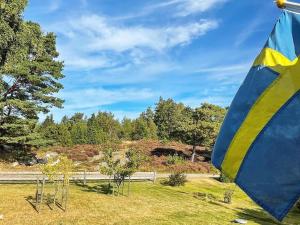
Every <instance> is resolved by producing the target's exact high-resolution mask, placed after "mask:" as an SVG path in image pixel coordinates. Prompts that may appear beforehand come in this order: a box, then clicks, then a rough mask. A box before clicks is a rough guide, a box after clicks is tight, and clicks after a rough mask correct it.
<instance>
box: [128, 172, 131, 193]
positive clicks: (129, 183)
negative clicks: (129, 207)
mask: <svg viewBox="0 0 300 225" xmlns="http://www.w3.org/2000/svg"><path fill="white" fill-rule="evenodd" d="M128 179H129V180H128V189H127V196H129V194H130V180H131V176H129V177H128Z"/></svg>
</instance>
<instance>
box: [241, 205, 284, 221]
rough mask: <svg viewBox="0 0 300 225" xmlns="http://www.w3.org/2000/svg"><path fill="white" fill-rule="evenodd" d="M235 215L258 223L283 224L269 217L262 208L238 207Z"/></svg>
mask: <svg viewBox="0 0 300 225" xmlns="http://www.w3.org/2000/svg"><path fill="white" fill-rule="evenodd" d="M238 210H239V211H238V212H237V215H238V217H240V218H243V219H246V220H249V221H252V222H255V223H258V224H278V225H281V224H284V223H280V222H278V221H276V220H275V219H273V218H272V217H270V216H269V215H268V214H267V213H265V212H264V211H263V210H262V209H243V208H238Z"/></svg>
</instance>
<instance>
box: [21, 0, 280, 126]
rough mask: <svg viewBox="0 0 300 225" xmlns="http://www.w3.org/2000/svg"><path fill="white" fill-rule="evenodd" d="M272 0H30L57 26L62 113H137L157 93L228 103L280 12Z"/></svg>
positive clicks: (35, 12) (195, 102)
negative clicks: (62, 67)
mask: <svg viewBox="0 0 300 225" xmlns="http://www.w3.org/2000/svg"><path fill="white" fill-rule="evenodd" d="M280 13H281V12H280V10H278V9H277V8H276V7H275V6H274V4H273V1H272V0H268V1H262V0H251V1H249V0H239V1H234V0H160V1H159V0H122V1H120V0H43V1H41V0H29V5H28V7H27V9H26V12H25V18H26V19H27V20H32V21H35V22H38V23H40V24H41V25H42V27H43V30H44V31H45V32H49V31H53V32H55V33H56V34H57V47H58V51H59V52H60V60H63V61H64V62H65V69H64V74H65V76H66V77H65V78H64V79H63V80H62V83H63V84H64V87H65V88H64V90H62V91H61V92H60V93H59V96H60V97H61V98H63V99H65V105H64V109H53V110H52V111H51V112H52V113H53V114H54V116H55V118H56V120H59V119H60V118H61V117H62V116H63V115H65V114H66V115H69V116H70V115H72V114H74V113H75V112H83V113H85V114H87V115H90V114H91V113H93V112H97V111H112V112H113V113H114V114H115V115H116V117H117V118H120V119H121V118H122V117H124V116H126V117H129V118H134V117H136V116H138V114H139V113H140V112H142V111H144V110H145V109H146V108H147V107H148V106H154V103H155V102H157V101H158V99H159V96H162V97H164V98H169V97H171V98H173V99H175V100H176V101H181V102H183V103H185V104H186V105H189V106H191V107H197V106H199V105H200V104H201V103H203V102H209V103H213V104H218V105H221V106H228V105H230V102H231V101H232V99H233V97H234V95H235V93H236V91H237V90H238V87H239V86H240V84H241V83H242V81H243V79H244V78H245V76H246V74H247V72H248V70H249V68H250V66H251V64H252V62H253V60H254V58H255V57H256V55H257V54H258V53H259V52H260V50H261V48H262V47H263V45H264V43H265V41H266V39H267V38H268V35H269V33H270V32H271V30H272V28H273V26H274V24H275V22H276V20H277V18H278V16H279V14H280Z"/></svg>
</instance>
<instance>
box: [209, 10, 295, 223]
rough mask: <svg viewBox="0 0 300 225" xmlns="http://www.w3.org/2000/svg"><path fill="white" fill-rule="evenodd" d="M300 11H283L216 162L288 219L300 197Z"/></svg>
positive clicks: (241, 94) (228, 122)
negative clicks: (287, 215)
mask: <svg viewBox="0 0 300 225" xmlns="http://www.w3.org/2000/svg"><path fill="white" fill-rule="evenodd" d="M299 55H300V15H299V14H295V13H289V12H286V11H285V12H283V14H282V15H281V16H280V18H279V20H278V21H277V23H276V25H275V28H274V30H273V32H272V33H271V35H270V37H269V39H268V41H267V43H266V45H265V46H264V48H263V50H262V52H261V53H260V55H259V56H258V57H257V58H256V60H255V62H254V64H253V66H252V68H251V69H250V72H249V73H248V75H247V77H246V79H245V81H244V82H243V84H242V86H241V87H240V89H239V91H238V93H237V95H236V96H235V98H234V100H233V102H232V104H231V106H230V109H229V111H228V114H227V116H226V118H225V121H224V123H223V125H222V128H221V132H220V134H219V136H218V139H217V142H216V145H215V148H214V151H213V164H214V165H215V166H216V167H217V168H219V169H221V170H222V171H223V172H224V173H225V174H226V175H227V176H229V177H230V178H232V179H234V181H235V182H236V183H237V184H238V185H239V186H240V187H241V188H242V189H243V190H244V191H245V192H246V193H247V194H248V195H249V196H250V197H251V198H252V199H253V200H254V201H255V202H256V203H258V204H259V205H260V206H262V207H263V208H264V209H265V210H266V211H268V212H269V213H270V214H271V215H273V216H274V217H275V218H277V219H278V220H282V219H283V218H284V216H285V215H286V214H287V213H288V211H289V210H290V209H291V208H292V207H293V205H294V204H295V203H296V201H297V200H298V199H299V197H300V60H299Z"/></svg>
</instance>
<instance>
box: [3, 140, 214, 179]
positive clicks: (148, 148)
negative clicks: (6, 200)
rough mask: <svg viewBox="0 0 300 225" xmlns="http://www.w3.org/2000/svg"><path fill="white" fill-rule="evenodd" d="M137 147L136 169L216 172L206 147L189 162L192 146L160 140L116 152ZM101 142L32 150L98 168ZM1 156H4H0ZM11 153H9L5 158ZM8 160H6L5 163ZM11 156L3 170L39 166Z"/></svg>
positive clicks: (128, 145)
mask: <svg viewBox="0 0 300 225" xmlns="http://www.w3.org/2000/svg"><path fill="white" fill-rule="evenodd" d="M130 148H132V149H136V150H137V151H138V152H139V153H140V154H141V155H142V156H143V158H144V160H143V164H142V165H141V167H140V169H139V171H147V172H148V171H157V172H172V171H174V170H181V171H184V172H187V173H215V170H214V169H213V167H212V166H211V164H210V152H208V151H206V150H205V148H201V147H197V156H196V158H195V162H194V163H192V162H191V161H190V158H191V154H192V146H189V145H185V144H182V143H179V142H175V141H171V142H166V143H164V142H161V141H158V140H140V141H123V142H122V143H120V144H119V147H118V149H119V154H122V153H124V152H125V151H127V150H128V149H130ZM102 151H103V146H101V145H74V146H72V147H61V146H53V147H48V148H41V149H38V150H35V151H34V154H36V155H37V156H38V157H43V156H44V155H45V154H47V153H49V152H52V153H53V152H54V153H58V154H64V155H67V156H68V158H70V159H72V160H73V162H74V163H75V165H76V170H77V171H84V170H86V171H98V170H99V162H100V160H101V157H102ZM174 155H177V156H178V157H179V158H180V159H181V160H180V162H171V163H170V162H168V161H170V160H169V158H170V157H171V156H174ZM2 157H3V156H2ZM9 157H11V155H8V158H9ZM8 161H9V163H7V162H8ZM14 162H15V161H14V159H9V160H7V159H6V160H5V161H2V163H1V160H0V169H1V170H2V171H27V170H39V165H34V166H24V165H14Z"/></svg>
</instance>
